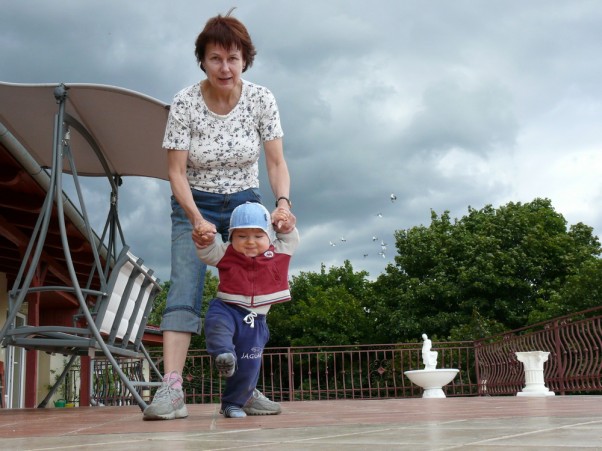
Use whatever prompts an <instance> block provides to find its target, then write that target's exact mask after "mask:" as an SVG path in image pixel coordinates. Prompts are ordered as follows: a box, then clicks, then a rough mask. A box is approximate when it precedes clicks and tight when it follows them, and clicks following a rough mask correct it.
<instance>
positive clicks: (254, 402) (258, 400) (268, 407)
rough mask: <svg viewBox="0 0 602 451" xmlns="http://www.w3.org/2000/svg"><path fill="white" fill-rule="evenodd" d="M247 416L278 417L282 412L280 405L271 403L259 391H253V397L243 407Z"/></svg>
mask: <svg viewBox="0 0 602 451" xmlns="http://www.w3.org/2000/svg"><path fill="white" fill-rule="evenodd" d="M242 410H244V411H245V413H246V414H247V415H278V414H279V413H280V412H282V409H281V408H280V404H278V403H277V402H274V401H270V400H269V399H268V398H266V397H265V396H264V394H263V393H261V392H260V391H259V390H257V389H254V390H253V396H252V397H251V399H249V400H248V401H247V403H246V404H245V405H244V406H243V408H242Z"/></svg>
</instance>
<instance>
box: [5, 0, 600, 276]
mask: <svg viewBox="0 0 602 451" xmlns="http://www.w3.org/2000/svg"><path fill="white" fill-rule="evenodd" d="M0 6H1V11H2V15H1V18H0V24H1V26H0V80H1V81H6V82H15V83H48V82H67V83H68V82H71V83H99V84H108V85H114V86H119V87H123V88H127V89H131V90H134V91H138V92H141V93H144V94H146V95H149V96H152V97H155V98H157V99H159V100H161V101H163V102H165V103H170V102H171V99H172V97H173V95H174V94H175V93H176V92H177V91H178V90H180V89H181V88H183V87H185V86H188V85H190V84H193V83H195V82H196V81H198V80H199V79H201V78H202V77H203V73H202V72H201V71H200V70H199V69H198V67H197V65H196V61H195V58H194V41H195V39H196V36H197V34H198V33H199V32H200V30H201V29H202V28H203V26H204V24H205V22H206V21H207V19H208V18H209V17H211V16H213V15H215V14H217V13H225V12H226V11H227V10H228V9H229V8H230V7H231V6H237V10H236V11H235V15H236V17H238V18H239V19H241V20H242V21H243V22H244V23H245V24H246V25H247V27H248V29H249V32H250V33H251V36H252V37H253V40H254V42H255V45H256V47H257V49H258V55H257V58H256V60H255V64H254V66H253V67H252V68H251V69H250V70H249V71H248V72H247V73H246V74H245V78H246V79H247V80H249V81H252V82H255V83H259V84H262V85H264V86H267V87H268V88H270V89H271V90H272V92H273V93H274V94H275V96H276V98H277V100H278V104H279V107H280V112H281V116H282V122H283V127H284V131H285V138H284V144H285V154H286V158H287V162H288V164H289V168H290V172H291V176H292V189H291V198H292V201H293V204H294V205H293V207H294V212H295V213H296V215H297V217H298V227H299V229H300V232H301V235H302V244H301V247H300V249H299V251H298V253H297V254H296V256H295V257H294V259H293V263H292V273H293V274H297V273H299V272H300V271H314V272H315V271H319V270H320V265H321V264H322V263H323V264H324V265H326V267H327V268H329V267H331V266H340V265H342V264H343V262H344V261H345V260H346V259H348V260H350V261H351V263H352V265H353V267H354V269H355V270H366V271H368V272H369V274H370V277H371V278H375V277H377V276H378V275H379V274H380V273H381V272H382V271H383V270H384V268H385V266H386V265H387V264H389V263H391V262H392V260H393V257H394V255H395V245H394V240H393V232H394V231H395V230H399V229H406V228H410V227H413V226H416V225H420V224H423V225H428V224H429V223H430V212H431V210H434V211H435V212H436V213H438V214H441V213H443V212H444V211H445V210H449V211H450V212H451V215H452V217H456V218H460V217H462V216H463V215H465V214H466V213H467V209H468V206H471V207H473V208H482V207H483V206H485V205H487V204H492V205H494V206H496V207H497V206H500V205H503V204H505V203H507V202H510V201H515V202H517V201H520V202H530V201H532V200H533V199H534V198H536V197H547V198H550V199H551V200H552V203H553V205H554V207H555V208H556V210H557V211H558V212H560V213H562V214H563V215H564V217H565V218H566V219H567V221H568V223H569V224H575V223H577V222H584V223H585V224H588V225H590V226H592V227H594V232H595V233H596V234H597V235H599V234H600V232H601V231H602V212H601V210H600V204H601V201H602V177H601V176H600V174H601V173H602V83H601V80H602V58H600V43H601V42H602V3H601V2H599V1H597V0H591V1H586V0H564V1H560V0H531V1H524V0H506V1H503V2H492V1H488V0H454V1H449V0H428V1H425V0H376V1H366V0H347V1H343V0H328V1H324V0H304V1H299V0H252V1H251V0H238V1H234V2H233V1H232V0H228V1H222V0H212V1H210V0H204V1H201V0H171V1H169V2H168V1H164V0H144V1H123V0H102V1H101V0H96V1H94V0H89V1H81V0H53V1H48V0H36V1H33V0H25V1H18V2H17V1H13V0H0ZM96 183H97V182H96V181H88V182H86V187H87V190H86V191H87V192H86V195H87V196H88V197H89V205H93V206H98V208H91V209H90V211H92V212H93V213H94V216H93V221H94V222H95V224H102V221H103V218H102V214H101V213H102V207H101V205H104V204H105V203H106V200H107V196H106V194H105V193H104V192H103V193H100V194H99V193H96V192H95V190H96V189H97V186H96V185H95V184H96ZM261 189H262V193H263V195H264V199H265V200H266V204H268V205H271V204H272V202H273V196H272V194H271V192H270V190H269V186H268V183H267V181H266V178H265V170H263V171H262V186H261ZM391 194H394V195H395V196H396V198H397V199H396V200H394V201H391V199H390V196H391ZM169 195H170V190H169V185H168V183H167V182H164V181H158V180H154V179H134V178H128V179H126V181H125V183H124V185H123V187H122V191H121V201H120V202H121V218H122V226H123V228H124V232H125V234H126V239H127V240H128V241H129V244H130V245H131V246H132V247H133V249H134V252H135V253H137V254H138V255H140V256H142V257H143V258H145V260H146V262H147V264H148V265H149V266H151V267H153V268H155V269H156V270H157V271H158V274H159V276H160V277H161V279H162V280H167V279H169V240H170V220H169V213H170V209H169ZM343 237H344V239H345V241H343V240H342V238H343ZM373 237H376V238H377V239H376V240H373ZM383 242H384V244H386V245H387V246H386V251H385V252H384V258H383V255H381V254H380V253H381V252H382V247H381V243H383ZM331 243H332V244H336V246H332V245H331Z"/></svg>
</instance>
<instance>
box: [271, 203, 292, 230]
mask: <svg viewBox="0 0 602 451" xmlns="http://www.w3.org/2000/svg"><path fill="white" fill-rule="evenodd" d="M295 224H297V218H296V217H295V215H294V214H293V212H292V211H290V210H287V209H286V208H284V207H278V208H276V209H275V210H274V211H273V212H272V225H273V226H274V230H275V231H276V232H277V233H289V232H291V231H292V230H293V229H294V228H295Z"/></svg>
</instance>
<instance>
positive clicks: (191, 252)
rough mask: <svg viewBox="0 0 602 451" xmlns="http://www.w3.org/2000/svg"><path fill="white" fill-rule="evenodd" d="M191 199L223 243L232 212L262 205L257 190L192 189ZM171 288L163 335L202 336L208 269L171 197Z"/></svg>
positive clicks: (163, 321)
mask: <svg viewBox="0 0 602 451" xmlns="http://www.w3.org/2000/svg"><path fill="white" fill-rule="evenodd" d="M192 197H193V198H194V201H195V203H196V206H197V207H198V209H199V211H200V212H201V214H202V215H203V218H205V219H206V220H207V221H209V222H212V223H213V224H215V227H216V228H217V232H218V233H220V234H221V235H222V238H223V239H224V242H225V241H227V239H228V228H229V226H230V215H231V214H232V210H234V209H235V208H236V207H238V206H239V205H241V204H244V203H245V202H261V194H260V193H259V189H258V188H249V189H247V190H244V191H240V192H238V193H233V194H215V193H207V192H204V191H199V190H195V189H192ZM171 210H172V213H171V276H170V280H171V285H170V287H169V292H168V293H167V302H166V307H165V311H164V312H163V320H162V321H161V330H162V331H166V330H169V331H174V332H190V333H195V334H200V333H201V329H202V323H201V305H202V302H203V286H204V284H205V271H206V269H207V265H205V264H204V263H203V262H201V260H199V258H198V256H197V253H196V247H195V245H194V242H193V241H192V224H190V221H189V220H188V217H187V216H186V214H185V213H184V210H183V209H182V207H180V204H178V202H177V201H176V200H175V198H174V196H171Z"/></svg>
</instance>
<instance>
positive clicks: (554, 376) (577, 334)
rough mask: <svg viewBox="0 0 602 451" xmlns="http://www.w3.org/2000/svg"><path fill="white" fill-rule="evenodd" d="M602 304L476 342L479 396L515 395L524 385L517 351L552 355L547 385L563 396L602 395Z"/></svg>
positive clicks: (545, 370)
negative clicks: (601, 393) (542, 352)
mask: <svg viewBox="0 0 602 451" xmlns="http://www.w3.org/2000/svg"><path fill="white" fill-rule="evenodd" d="M601 348H602V306H600V307H596V308H592V309H589V310H585V311H582V312H578V313H574V314H571V315H567V316H563V317H560V318H556V319H554V320H551V321H546V322H542V323H538V324H534V325H532V326H529V327H524V328H522V329H517V330H513V331H510V332H506V333H503V334H500V335H496V336H493V337H489V338H484V339H482V340H477V341H475V361H476V363H477V378H478V380H479V394H480V395H513V394H516V393H517V392H518V391H520V390H521V389H522V387H523V385H524V380H525V376H524V369H523V366H522V364H521V363H520V362H519V361H518V360H517V359H516V354H515V353H516V352H525V351H544V352H549V353H550V355H549V356H548V361H547V362H546V364H545V365H544V380H545V383H546V386H547V387H548V388H549V389H550V390H551V391H553V392H555V393H558V394H561V395H564V394H569V393H570V394H591V393H597V394H599V393H600V391H602V355H601Z"/></svg>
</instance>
